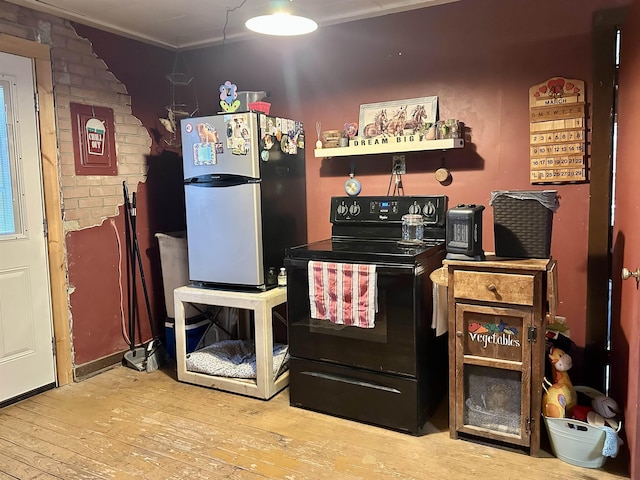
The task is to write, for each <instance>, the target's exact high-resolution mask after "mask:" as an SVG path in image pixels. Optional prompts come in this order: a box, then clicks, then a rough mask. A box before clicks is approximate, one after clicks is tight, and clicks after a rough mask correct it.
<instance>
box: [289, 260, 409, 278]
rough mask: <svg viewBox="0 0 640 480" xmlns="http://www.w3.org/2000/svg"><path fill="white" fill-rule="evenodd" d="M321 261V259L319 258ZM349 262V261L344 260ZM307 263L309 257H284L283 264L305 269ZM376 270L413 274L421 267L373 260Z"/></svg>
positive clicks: (383, 272)
mask: <svg viewBox="0 0 640 480" xmlns="http://www.w3.org/2000/svg"><path fill="white" fill-rule="evenodd" d="M319 261H322V260H319ZM345 263H349V262H345ZM354 263H362V262H354ZM308 265H309V259H306V258H305V259H298V258H293V257H285V259H284V266H285V267H287V269H289V268H304V269H306V268H307V266H308ZM375 265H376V272H377V273H379V274H390V275H402V274H406V273H410V274H414V273H420V271H421V269H420V268H416V266H415V265H412V264H409V265H407V264H400V263H382V262H375Z"/></svg>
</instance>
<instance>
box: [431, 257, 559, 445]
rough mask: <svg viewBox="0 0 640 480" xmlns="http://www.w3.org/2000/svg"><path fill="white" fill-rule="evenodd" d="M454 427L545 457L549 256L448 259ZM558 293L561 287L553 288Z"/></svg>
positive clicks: (451, 420) (454, 432)
mask: <svg viewBox="0 0 640 480" xmlns="http://www.w3.org/2000/svg"><path fill="white" fill-rule="evenodd" d="M444 264H445V267H446V268H447V274H448V286H449V289H448V311H449V314H448V316H449V431H450V435H451V437H452V438H458V437H459V436H469V437H480V438H483V439H489V440H494V441H497V442H503V443H508V444H512V445H516V446H519V447H523V448H526V449H528V450H529V453H530V454H531V455H537V453H538V450H539V447H540V422H541V416H540V411H541V410H540V409H541V400H542V379H543V376H544V334H545V328H544V322H545V315H546V312H547V297H548V295H547V291H551V289H549V287H548V285H547V283H548V278H551V275H549V272H551V271H552V270H553V268H552V266H553V265H554V264H555V262H554V261H553V260H549V259H524V260H503V259H500V258H497V257H495V256H491V255H488V256H487V259H486V261H482V262H472V261H458V260H445V261H444ZM553 291H555V290H553Z"/></svg>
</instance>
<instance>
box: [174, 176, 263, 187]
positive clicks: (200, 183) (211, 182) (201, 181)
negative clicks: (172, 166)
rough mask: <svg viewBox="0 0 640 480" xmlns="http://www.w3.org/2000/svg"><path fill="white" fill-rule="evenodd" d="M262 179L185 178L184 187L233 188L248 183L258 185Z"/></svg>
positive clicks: (230, 177)
mask: <svg viewBox="0 0 640 480" xmlns="http://www.w3.org/2000/svg"><path fill="white" fill-rule="evenodd" d="M261 181H262V179H260V178H253V177H247V176H244V175H228V174H220V175H201V176H198V177H192V178H187V179H186V180H185V181H184V184H185V185H193V186H194V187H235V186H238V185H246V184H248V183H260V182H261Z"/></svg>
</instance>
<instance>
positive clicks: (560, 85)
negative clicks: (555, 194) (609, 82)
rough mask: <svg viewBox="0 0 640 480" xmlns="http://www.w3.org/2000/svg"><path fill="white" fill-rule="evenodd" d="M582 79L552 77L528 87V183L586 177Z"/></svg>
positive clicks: (575, 179)
mask: <svg viewBox="0 0 640 480" xmlns="http://www.w3.org/2000/svg"><path fill="white" fill-rule="evenodd" d="M585 117H586V104H585V90H584V82H583V81H582V80H575V79H570V78H563V77H552V78H550V79H549V80H547V81H546V82H543V83H539V84H537V85H534V86H533V87H531V88H530V89H529V122H530V130H529V132H530V137H529V138H530V140H529V141H530V154H529V155H530V171H531V176H530V179H531V183H532V184H543V183H573V182H583V181H586V180H587V165H586V163H587V162H586V141H585V140H586V128H585Z"/></svg>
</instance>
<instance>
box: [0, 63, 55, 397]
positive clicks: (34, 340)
mask: <svg viewBox="0 0 640 480" xmlns="http://www.w3.org/2000/svg"><path fill="white" fill-rule="evenodd" d="M34 91H35V90H34V72H33V65H32V61H31V59H29V58H25V57H19V56H16V55H11V54H7V53H1V52H0V100H1V101H0V105H1V106H3V107H4V108H0V402H4V401H6V400H8V399H12V398H14V397H16V396H18V395H22V394H24V393H28V392H31V391H32V390H36V389H39V388H41V387H45V386H51V385H53V384H54V383H55V379H56V377H55V359H54V354H53V350H52V339H53V333H52V326H53V322H52V313H51V293H50V287H49V270H48V263H47V245H46V238H45V230H44V227H45V222H44V206H43V191H42V173H41V169H40V148H39V143H38V137H39V136H38V124H37V120H36V106H35V94H34Z"/></svg>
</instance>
